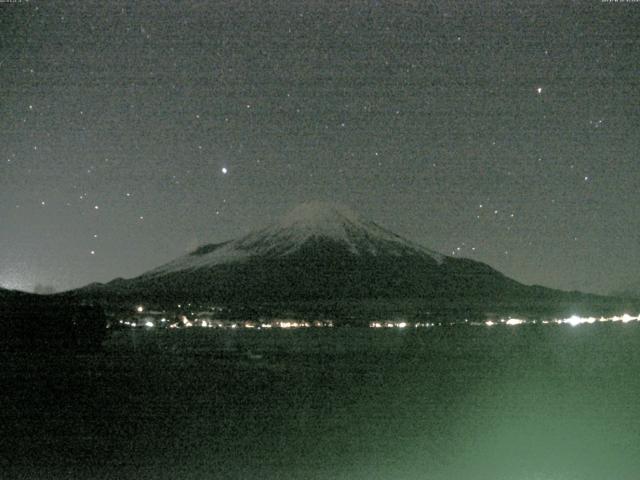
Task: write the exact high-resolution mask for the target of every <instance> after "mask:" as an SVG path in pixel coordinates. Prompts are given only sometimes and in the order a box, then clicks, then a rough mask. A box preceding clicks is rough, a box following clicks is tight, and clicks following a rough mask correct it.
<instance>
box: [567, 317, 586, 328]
mask: <svg viewBox="0 0 640 480" xmlns="http://www.w3.org/2000/svg"><path fill="white" fill-rule="evenodd" d="M582 322H583V320H582V319H581V318H580V317H578V316H576V315H573V316H571V317H569V318H567V319H565V321H564V323H568V324H569V325H571V326H572V327H575V326H576V325H580V324H581V323H582Z"/></svg>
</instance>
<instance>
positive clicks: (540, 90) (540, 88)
mask: <svg viewBox="0 0 640 480" xmlns="http://www.w3.org/2000/svg"><path fill="white" fill-rule="evenodd" d="M536 92H538V95H540V94H541V93H542V87H538V88H536Z"/></svg>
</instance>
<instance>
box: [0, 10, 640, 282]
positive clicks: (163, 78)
mask: <svg viewBox="0 0 640 480" xmlns="http://www.w3.org/2000/svg"><path fill="white" fill-rule="evenodd" d="M638 25H640V3H632V2H628V3H613V2H602V1H601V0H587V1H577V2H563V1H549V2H543V1H533V0H529V1H501V2H490V1H488V0H487V1H484V0H483V1H479V2H471V1H464V2H462V1H437V2H426V1H412V2H409V1H407V2H400V1H396V2H387V1H382V0H379V1H293V0H291V1H266V0H260V1H255V2H246V1H238V0H233V1H227V2H214V1H209V2H205V1H184V2H175V3H174V2H149V1H136V2H106V1H99V2H98V1H96V2H93V1H87V0H82V1H74V0H64V1H53V0H47V1H40V2H38V1H31V2H27V1H22V2H16V3H7V2H3V3H0V285H3V286H5V287H9V288H19V289H31V288H33V286H34V285H35V284H37V283H40V284H45V285H52V286H54V287H55V288H56V289H64V288H69V287H75V286H80V285H83V284H86V283H89V282H92V281H106V280H110V279H112V278H114V277H118V276H124V277H129V276H134V275H136V274H139V273H142V272H143V271H145V270H147V269H150V268H152V267H155V266H157V265H159V264H161V263H164V262H166V261H169V260H171V259H173V258H174V257H176V256H179V255H182V254H184V253H185V252H187V251H190V250H192V249H194V248H195V247H197V246H198V245H201V244H204V243H209V242H216V241H222V240H226V239H230V238H234V237H237V236H239V235H242V234H244V233H246V232H248V231H249V230H251V229H253V228H255V227H260V226H264V225H265V224H267V223H268V222H270V221H273V220H276V219H277V218H278V217H280V216H281V215H282V214H284V213H285V212H286V211H288V210H289V209H291V208H293V207H295V206H296V205H297V204H298V203H301V202H303V201H308V200H330V201H333V202H338V203H342V204H345V205H347V206H350V207H351V208H353V209H355V210H357V211H359V212H360V213H361V214H363V215H364V216H366V217H369V218H370V219H372V220H374V221H376V222H378V223H380V224H382V225H384V226H386V227H388V228H390V229H392V230H394V231H396V232H397V233H399V234H401V235H404V236H406V237H407V238H409V239H411V240H414V241H417V242H419V243H422V244H424V245H425V246H427V247H430V248H433V249H435V250H439V251H441V252H443V253H446V254H455V255H456V256H466V257H470V258H473V259H476V260H480V261H483V262H487V263H489V264H490V265H492V266H493V267H495V268H497V269H498V270H500V271H502V272H504V273H505V274H507V275H509V276H512V277H513V278H515V279H517V280H520V281H523V282H525V283H538V284H543V285H547V286H551V287H560V288H565V289H574V288H575V289H582V290H585V291H601V292H603V291H605V292H606V291H608V290H610V289H612V288H617V287H619V286H620V285H623V284H625V283H626V282H629V281H632V280H638V279H640V273H639V272H638V266H640V164H639V161H640V159H639V158H638V152H640V148H639V147H640V134H639V131H640V130H639V127H640V94H639V92H640V90H639V87H640V62H639V59H640V39H639V36H640V28H639V27H638Z"/></svg>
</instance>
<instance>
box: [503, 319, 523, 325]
mask: <svg viewBox="0 0 640 480" xmlns="http://www.w3.org/2000/svg"><path fill="white" fill-rule="evenodd" d="M523 323H524V320H520V319H519V318H510V319H509V320H507V325H521V324H523Z"/></svg>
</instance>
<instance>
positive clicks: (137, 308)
mask: <svg viewBox="0 0 640 480" xmlns="http://www.w3.org/2000/svg"><path fill="white" fill-rule="evenodd" d="M136 312H138V313H142V312H144V307H143V306H142V305H138V306H137V307H136Z"/></svg>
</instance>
